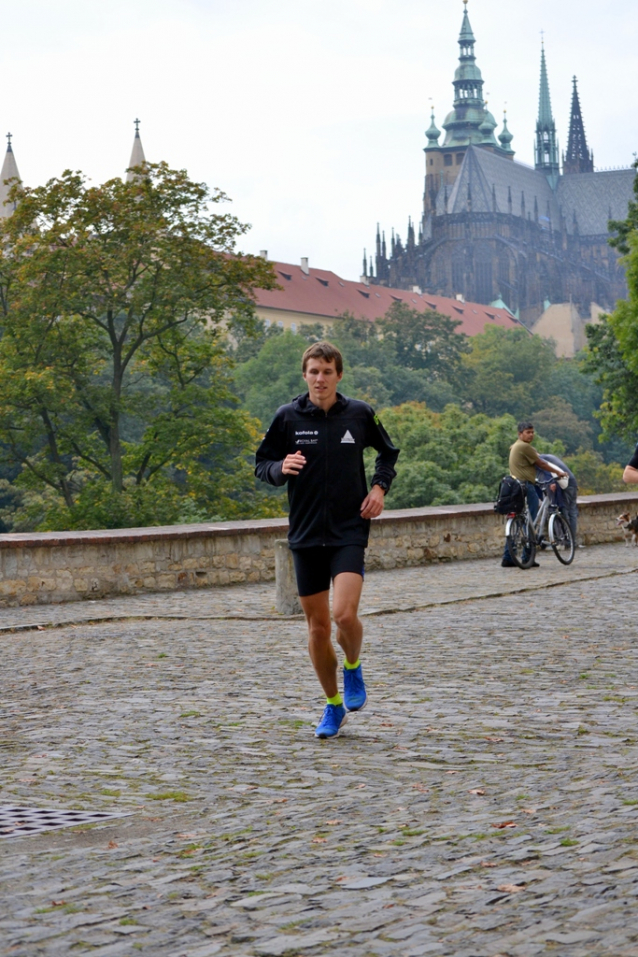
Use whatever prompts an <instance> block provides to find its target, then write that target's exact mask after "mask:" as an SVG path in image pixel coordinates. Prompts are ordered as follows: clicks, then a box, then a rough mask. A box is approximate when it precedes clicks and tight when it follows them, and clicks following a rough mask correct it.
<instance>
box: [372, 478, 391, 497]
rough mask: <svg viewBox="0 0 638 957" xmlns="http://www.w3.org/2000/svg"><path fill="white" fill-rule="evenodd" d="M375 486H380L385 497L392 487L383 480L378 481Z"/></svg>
mask: <svg viewBox="0 0 638 957" xmlns="http://www.w3.org/2000/svg"><path fill="white" fill-rule="evenodd" d="M374 484H375V485H378V486H379V488H380V489H381V491H382V492H383V494H384V495H387V494H388V492H389V491H390V486H389V485H388V483H387V482H384V481H383V479H377V480H376V482H375V483H374Z"/></svg>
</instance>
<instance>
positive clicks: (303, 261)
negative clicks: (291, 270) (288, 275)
mask: <svg viewBox="0 0 638 957" xmlns="http://www.w3.org/2000/svg"><path fill="white" fill-rule="evenodd" d="M301 271H302V273H304V274H305V275H306V276H309V275H310V267H309V265H308V257H307V256H302V257H301Z"/></svg>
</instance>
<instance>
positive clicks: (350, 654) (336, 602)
mask: <svg viewBox="0 0 638 957" xmlns="http://www.w3.org/2000/svg"><path fill="white" fill-rule="evenodd" d="M362 588H363V578H362V577H361V575H358V574H357V573H356V572H341V574H340V575H337V576H336V578H335V580H334V594H333V596H332V617H333V618H334V622H335V625H336V626H337V641H338V643H339V644H340V645H341V648H342V649H343V652H344V654H345V656H346V660H347V661H348V662H349V663H350V664H351V665H353V664H354V663H355V662H356V661H358V659H359V655H360V653H361V644H362V642H363V625H362V624H361V621H360V619H359V602H360V600H361V590H362Z"/></svg>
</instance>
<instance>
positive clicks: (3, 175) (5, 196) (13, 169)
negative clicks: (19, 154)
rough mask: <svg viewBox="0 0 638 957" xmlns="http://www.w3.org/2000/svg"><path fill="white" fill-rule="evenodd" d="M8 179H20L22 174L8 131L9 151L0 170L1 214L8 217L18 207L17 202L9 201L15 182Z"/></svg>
mask: <svg viewBox="0 0 638 957" xmlns="http://www.w3.org/2000/svg"><path fill="white" fill-rule="evenodd" d="M8 179H11V180H13V179H17V180H19V179H20V174H19V172H18V164H17V163H16V158H15V156H14V153H13V147H12V146H11V133H7V152H6V154H5V157H4V163H3V164H2V169H1V170H0V216H1V217H6V216H10V215H11V213H12V212H13V210H14V209H15V208H16V207H15V203H11V202H9V190H10V189H11V187H12V186H13V185H14V183H9V184H8V185H7V183H6V182H5V181H6V180H8Z"/></svg>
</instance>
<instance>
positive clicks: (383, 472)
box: [366, 410, 400, 494]
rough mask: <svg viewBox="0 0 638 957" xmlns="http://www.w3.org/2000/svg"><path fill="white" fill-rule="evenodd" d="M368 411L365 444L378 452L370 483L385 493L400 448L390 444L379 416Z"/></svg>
mask: <svg viewBox="0 0 638 957" xmlns="http://www.w3.org/2000/svg"><path fill="white" fill-rule="evenodd" d="M370 411H371V416H370V421H369V422H368V435H367V439H366V445H371V446H372V448H373V449H376V451H377V452H378V453H379V454H378V455H377V457H376V460H375V463H374V475H373V476H372V482H371V485H372V487H373V488H375V487H376V488H380V490H381V491H382V492H385V493H386V494H387V493H388V492H389V491H390V486H391V485H392V480H393V479H394V478H395V477H396V474H397V473H396V470H395V468H394V466H395V465H396V461H397V459H398V457H399V451H400V450H399V449H398V448H397V447H396V446H395V445H393V444H392V440H391V438H390V436H389V435H388V433H387V432H386V430H385V429H384V428H383V426H382V425H381V422H380V420H379V416H378V415H375V414H374V412H372V410H370Z"/></svg>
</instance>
